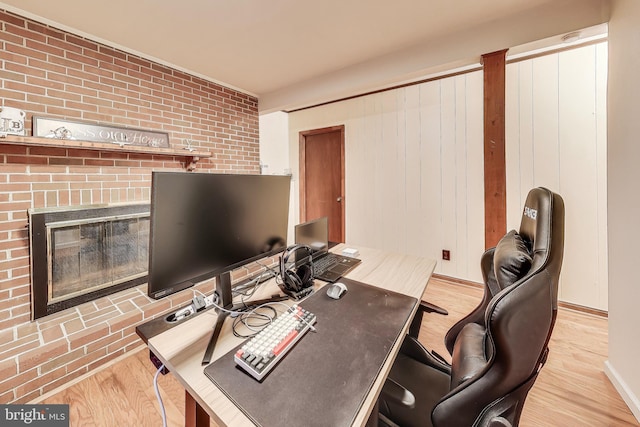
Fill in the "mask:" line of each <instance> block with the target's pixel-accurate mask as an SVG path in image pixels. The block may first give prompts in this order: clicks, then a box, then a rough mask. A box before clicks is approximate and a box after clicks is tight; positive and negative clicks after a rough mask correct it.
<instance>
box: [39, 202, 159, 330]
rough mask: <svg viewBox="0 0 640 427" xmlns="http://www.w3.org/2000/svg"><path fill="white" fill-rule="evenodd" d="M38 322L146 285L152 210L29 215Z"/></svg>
mask: <svg viewBox="0 0 640 427" xmlns="http://www.w3.org/2000/svg"><path fill="white" fill-rule="evenodd" d="M29 226H30V228H29V231H30V239H31V270H32V275H31V277H32V281H31V282H32V286H31V288H32V289H31V290H32V293H31V303H32V313H33V316H32V317H33V319H38V318H40V317H43V316H46V315H49V314H52V313H55V312H57V311H61V310H64V309H66V308H70V307H73V306H76V305H78V304H82V303H85V302H88V301H91V300H94V299H97V298H101V297H103V296H106V295H109V294H111V293H114V292H118V291H121V290H123V289H127V288H130V287H133V286H136V285H138V284H141V283H144V282H146V280H147V268H148V254H149V205H148V204H144V205H117V206H105V205H100V206H89V207H86V206H85V207H79V208H72V209H65V210H59V209H55V210H32V211H30V212H29Z"/></svg>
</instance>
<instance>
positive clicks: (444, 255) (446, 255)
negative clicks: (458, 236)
mask: <svg viewBox="0 0 640 427" xmlns="http://www.w3.org/2000/svg"><path fill="white" fill-rule="evenodd" d="M442 259H443V260H445V261H449V260H451V253H450V252H449V250H447V249H443V250H442Z"/></svg>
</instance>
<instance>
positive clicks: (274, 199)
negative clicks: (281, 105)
mask: <svg viewBox="0 0 640 427" xmlns="http://www.w3.org/2000/svg"><path fill="white" fill-rule="evenodd" d="M151 181H152V182H151V215H150V242H149V273H148V274H149V283H148V293H149V296H150V297H152V298H156V299H157V298H162V297H164V296H167V295H170V294H172V293H174V292H178V291H180V290H182V289H186V288H188V287H190V286H193V285H194V284H196V283H198V282H201V281H203V280H206V279H209V278H212V277H215V278H216V292H217V294H218V297H219V298H218V303H217V304H218V305H219V306H222V307H223V308H224V310H218V318H217V321H216V326H215V328H214V331H213V334H212V337H211V340H210V342H209V345H208V346H207V351H206V353H205V356H204V358H203V364H207V363H209V361H210V359H211V355H212V354H213V349H214V346H215V343H216V340H217V338H218V335H219V334H220V331H221V329H222V324H223V322H224V319H225V317H226V315H227V313H228V311H226V310H229V309H232V308H233V303H232V296H231V295H232V294H231V275H230V272H231V271H232V270H234V269H236V268H238V267H241V266H243V265H245V264H249V263H251V262H253V261H256V260H258V259H261V258H264V257H268V256H271V255H275V254H277V253H278V252H280V251H282V250H284V249H285V248H286V242H287V230H288V219H289V191H290V187H291V178H290V177H289V176H276V175H234V174H208V173H187V172H153V174H152V179H151Z"/></svg>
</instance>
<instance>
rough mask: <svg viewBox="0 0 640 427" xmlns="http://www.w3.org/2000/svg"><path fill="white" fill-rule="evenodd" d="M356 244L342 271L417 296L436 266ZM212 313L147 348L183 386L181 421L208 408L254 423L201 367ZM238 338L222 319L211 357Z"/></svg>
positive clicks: (201, 416)
mask: <svg viewBox="0 0 640 427" xmlns="http://www.w3.org/2000/svg"><path fill="white" fill-rule="evenodd" d="M343 247H344V245H338V246H336V247H335V248H333V249H332V250H333V251H336V252H339V251H340V250H341V249H342V248H343ZM358 249H359V250H360V258H361V259H362V263H360V265H359V266H358V267H357V268H355V269H354V270H352V271H351V272H350V273H349V274H348V275H347V276H346V277H348V278H350V279H353V280H357V281H360V282H364V283H367V284H369V285H373V286H377V287H379V288H382V289H388V290H391V291H395V292H399V293H402V294H405V295H408V296H411V297H414V298H417V299H421V297H422V295H423V293H424V291H425V289H426V286H427V282H428V280H429V278H430V277H431V274H432V273H433V270H434V268H435V261H433V260H429V259H425V258H421V257H415V256H409V255H400V254H394V253H389V252H385V251H379V250H374V249H367V248H358ZM317 282H318V281H317ZM322 285H323V283H317V284H316V286H317V287H318V288H320V287H322ZM269 286H271V288H269ZM274 286H275V283H271V284H268V286H263V287H262V288H263V289H262V292H264V293H263V294H262V295H256V298H262V297H265V296H268V295H269V294H272V293H273V290H274V288H273V287H274ZM413 314H415V312H414V313H413ZM216 316H217V315H216V313H215V312H214V310H209V311H207V312H205V313H202V314H199V315H198V316H195V317H194V318H193V319H190V320H187V321H185V322H183V323H181V324H179V325H177V326H175V327H174V328H171V329H169V330H167V331H165V332H163V333H161V334H159V335H156V336H154V337H152V338H150V339H149V341H148V345H149V348H150V349H151V351H153V353H154V354H155V355H156V356H157V357H158V358H159V359H160V360H161V361H162V362H163V363H164V365H165V366H166V367H167V368H168V369H169V370H170V371H171V373H172V374H173V375H174V376H175V378H177V379H178V381H179V382H180V383H181V384H182V386H183V387H184V388H185V390H186V401H187V402H186V403H187V404H186V408H185V410H186V411H187V413H186V423H185V425H187V426H192V425H196V424H197V425H208V417H207V416H206V415H207V414H208V415H209V416H210V417H211V418H213V419H214V421H215V422H216V423H217V424H219V425H220V426H233V427H236V426H253V423H252V422H251V421H250V420H249V419H248V418H247V417H246V416H245V415H244V414H243V413H242V411H241V410H240V409H239V408H238V407H236V406H235V405H234V404H233V403H232V402H231V401H230V400H229V399H228V398H227V397H226V396H225V395H224V394H223V393H222V392H221V391H220V390H219V389H218V388H217V387H216V386H215V385H214V384H213V383H212V382H211V381H210V380H209V378H207V377H206V376H205V374H204V373H203V366H202V365H201V361H202V355H203V354H204V351H205V348H206V346H207V343H208V341H209V337H210V336H211V332H212V330H213V326H214V324H215V320H216ZM409 323H410V320H409V321H408V322H407V324H406V325H405V328H404V330H405V332H406V330H407V329H408V327H409ZM303 340H304V338H303ZM241 342H242V340H241V339H239V338H236V337H234V336H233V334H232V333H231V321H227V322H226V323H225V325H224V327H223V330H222V333H221V335H220V339H219V340H218V343H217V345H216V349H215V352H214V354H213V360H215V359H217V358H219V357H221V356H222V355H224V354H226V353H227V352H229V351H230V350H232V349H233V348H234V347H236V346H237V345H239V344H240V343H241ZM401 344H402V339H399V340H398V341H397V342H396V343H395V344H394V345H393V347H392V350H391V354H390V357H389V358H388V359H387V360H386V362H385V364H384V365H383V366H382V369H381V371H380V374H379V375H378V377H377V379H376V380H375V382H374V384H373V386H372V388H371V390H370V392H369V394H368V396H367V398H366V399H365V401H364V403H363V405H362V408H361V410H360V412H359V413H358V415H357V417H356V419H355V422H354V424H353V425H356V426H363V425H365V424H366V422H367V419H368V417H369V414H370V413H371V410H372V409H373V407H374V406H375V404H376V400H377V397H378V394H379V393H380V390H381V389H382V386H383V385H384V381H385V378H386V376H387V374H388V372H389V370H390V369H391V365H392V364H393V361H394V360H395V356H396V355H397V353H398V350H399V348H400V345H401ZM293 351H295V350H293ZM276 369H277V368H276Z"/></svg>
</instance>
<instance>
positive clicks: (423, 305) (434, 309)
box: [418, 301, 449, 316]
mask: <svg viewBox="0 0 640 427" xmlns="http://www.w3.org/2000/svg"><path fill="white" fill-rule="evenodd" d="M418 310H420V311H422V312H425V313H438V314H441V315H443V316H448V315H449V312H448V311H447V310H445V309H444V308H442V307H439V306H437V305H435V304H432V303H430V302H427V301H420V307H419V308H418Z"/></svg>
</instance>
